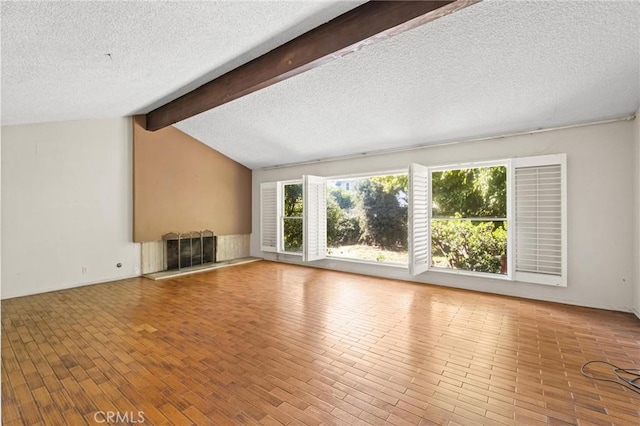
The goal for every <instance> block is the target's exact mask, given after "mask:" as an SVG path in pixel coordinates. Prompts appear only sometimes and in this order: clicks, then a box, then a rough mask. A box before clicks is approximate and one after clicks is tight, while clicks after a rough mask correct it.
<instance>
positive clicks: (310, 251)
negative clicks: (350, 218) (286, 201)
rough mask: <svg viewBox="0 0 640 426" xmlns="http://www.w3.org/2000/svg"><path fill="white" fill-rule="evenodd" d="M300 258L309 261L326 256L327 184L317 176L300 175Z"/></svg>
mask: <svg viewBox="0 0 640 426" xmlns="http://www.w3.org/2000/svg"><path fill="white" fill-rule="evenodd" d="M302 200H303V201H302V202H303V209H302V210H303V212H304V213H303V218H304V224H303V242H304V243H303V249H302V260H303V261H304V262H311V261H313V260H319V259H324V258H325V257H326V256H327V186H326V183H325V179H324V178H322V177H319V176H310V175H305V176H303V177H302Z"/></svg>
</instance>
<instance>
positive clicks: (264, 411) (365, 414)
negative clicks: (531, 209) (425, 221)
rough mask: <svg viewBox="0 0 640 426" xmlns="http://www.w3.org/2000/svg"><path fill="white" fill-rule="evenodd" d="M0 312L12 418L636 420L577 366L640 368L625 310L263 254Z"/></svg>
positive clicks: (635, 332)
mask: <svg viewBox="0 0 640 426" xmlns="http://www.w3.org/2000/svg"><path fill="white" fill-rule="evenodd" d="M345 295H349V296H348V297H346V296H345ZM1 324H2V334H1V339H2V340H1V343H2V380H1V381H2V412H3V424H7V425H11V424H20V425H30V426H31V425H41V424H42V425H44V424H47V425H48V424H64V422H66V423H68V424H74V425H75V424H78V425H81V424H93V423H95V421H94V420H95V419H94V416H95V415H96V413H97V412H98V411H107V410H111V411H118V412H120V413H125V412H131V413H134V414H135V413H137V412H138V411H141V412H143V413H144V416H145V420H146V422H145V423H148V424H154V425H164V424H166V425H170V424H190V423H193V424H223V425H224V424H263V425H274V424H284V425H319V424H338V425H340V424H344V425H346V424H349V425H358V424H360V425H383V424H397V425H401V424H402V425H407V424H411V425H417V424H421V425H435V424H438V425H452V426H453V425H464V426H466V425H471V424H486V425H509V426H510V425H521V424H524V425H538V424H551V425H569V424H572V425H576V424H579V425H581V426H582V425H589V424H598V425H603V424H620V425H627V424H635V423H637V424H640V395H639V394H637V393H634V392H631V391H629V390H626V389H624V388H622V387H621V386H616V385H614V384H610V383H604V382H595V381H593V380H590V379H588V378H586V377H584V376H582V375H581V373H580V367H581V366H582V364H584V363H585V362H587V361H590V360H594V359H603V360H608V361H610V362H613V363H614V364H617V365H619V366H621V367H627V368H640V321H639V320H638V319H637V318H635V317H633V316H632V315H630V314H624V313H620V312H610V311H603V310H598V309H589V308H581V307H576V306H567V305H561V304H554V303H546V302H540V301H533V300H526V299H518V298H511V297H504V296H497V295H490V294H482V293H474V292H469V291H463V290H455V289H447V288H442V287H434V286H429V285H422V284H415V283H408V282H400V281H394V280H387V279H382V278H372V277H365V276H360V275H351V274H344V273H339V272H333V271H323V270H318V269H311V268H307V267H301V266H293V265H285V264H279V263H273V262H265V261H263V262H255V263H251V264H246V265H239V266H236V267H234V268H226V269H218V270H214V271H209V272H205V273H202V274H198V275H197V276H196V275H194V276H183V277H179V278H175V279H168V280H164V281H149V280H145V279H142V278H135V279H128V280H122V281H115V282H112V283H106V284H99V285H92V286H85V287H79V288H74V289H69V290H62V291H58V292H51V293H45V294H39V295H34V296H27V297H22V298H16V299H8V300H3V301H2V318H1ZM594 368H595V366H594ZM596 371H597V372H598V373H599V374H611V370H607V369H601V370H599V369H596ZM69 422H71V423H69Z"/></svg>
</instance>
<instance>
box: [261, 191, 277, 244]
mask: <svg viewBox="0 0 640 426" xmlns="http://www.w3.org/2000/svg"><path fill="white" fill-rule="evenodd" d="M278 224H279V221H278V183H277V182H263V183H261V184H260V250H262V251H277V249H278V228H279V226H278Z"/></svg>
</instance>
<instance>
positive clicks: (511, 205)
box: [408, 154, 567, 286]
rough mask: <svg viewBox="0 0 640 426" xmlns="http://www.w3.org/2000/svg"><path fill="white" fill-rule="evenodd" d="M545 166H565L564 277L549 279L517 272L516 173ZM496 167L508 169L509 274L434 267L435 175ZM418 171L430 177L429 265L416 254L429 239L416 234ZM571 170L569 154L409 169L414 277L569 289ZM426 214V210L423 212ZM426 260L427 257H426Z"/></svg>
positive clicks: (410, 267) (414, 166)
mask: <svg viewBox="0 0 640 426" xmlns="http://www.w3.org/2000/svg"><path fill="white" fill-rule="evenodd" d="M545 165H560V166H561V204H562V209H561V227H562V228H561V247H562V252H561V259H562V260H561V263H562V266H561V275H560V276H545V275H544V274H535V273H533V274H531V273H523V272H516V270H515V256H516V253H515V235H516V227H517V226H518V224H517V222H516V220H515V217H514V212H515V204H516V193H515V185H514V182H515V181H514V179H515V170H516V168H520V167H529V166H545ZM492 166H506V167H507V177H506V179H507V182H506V184H507V217H506V223H507V250H506V252H507V274H506V275H503V274H490V273H483V272H474V271H465V270H453V269H445V268H438V267H433V266H431V263H432V253H431V220H432V206H433V204H432V202H433V200H432V185H431V175H432V173H433V172H437V171H444V170H459V169H465V168H477V167H492ZM414 170H420V171H421V173H422V174H425V173H426V175H427V177H428V181H427V182H428V183H427V185H428V187H427V193H428V195H427V206H426V210H427V229H426V231H425V232H426V241H427V247H426V250H427V257H426V265H425V264H424V263H425V262H417V259H419V256H418V255H417V254H416V253H415V250H416V249H417V247H416V244H417V242H419V241H423V240H424V238H425V235H418V234H417V233H416V232H417V231H418V229H416V226H415V224H414V221H415V220H416V219H415V216H414V214H413V213H414V212H415V211H416V210H418V207H417V206H415V205H414V187H413V186H414V184H415V183H414V180H415V179H416V175H415V173H414ZM566 174H567V168H566V154H554V155H544V156H535V157H523V158H514V159H503V160H493V161H481V162H466V163H458V164H451V165H438V166H431V167H428V166H423V165H420V164H417V163H414V164H412V165H411V166H410V168H409V192H410V194H409V208H410V212H411V215H410V216H409V225H410V226H409V235H408V238H409V270H410V272H411V274H412V275H414V276H415V275H419V274H421V273H423V272H427V271H430V272H442V273H449V274H457V275H472V276H477V277H485V278H493V279H503V280H511V281H517V282H527V283H535V284H546V285H554V286H566V285H567V179H566ZM423 210H424V208H423ZM420 248H421V249H422V250H424V249H425V247H424V244H422V245H421V246H420ZM422 257H424V256H422Z"/></svg>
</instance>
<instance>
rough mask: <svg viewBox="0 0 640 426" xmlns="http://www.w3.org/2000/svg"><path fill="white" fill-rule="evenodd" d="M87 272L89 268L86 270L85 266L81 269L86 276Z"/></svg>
mask: <svg viewBox="0 0 640 426" xmlns="http://www.w3.org/2000/svg"><path fill="white" fill-rule="evenodd" d="M87 272H89V268H87V267H86V266H83V267H82V273H83V274H86V273H87Z"/></svg>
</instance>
